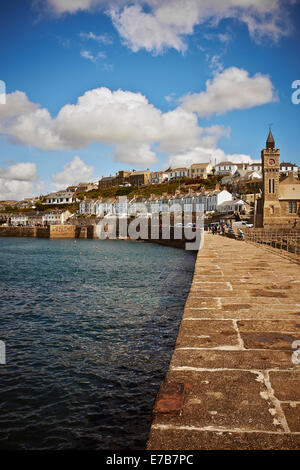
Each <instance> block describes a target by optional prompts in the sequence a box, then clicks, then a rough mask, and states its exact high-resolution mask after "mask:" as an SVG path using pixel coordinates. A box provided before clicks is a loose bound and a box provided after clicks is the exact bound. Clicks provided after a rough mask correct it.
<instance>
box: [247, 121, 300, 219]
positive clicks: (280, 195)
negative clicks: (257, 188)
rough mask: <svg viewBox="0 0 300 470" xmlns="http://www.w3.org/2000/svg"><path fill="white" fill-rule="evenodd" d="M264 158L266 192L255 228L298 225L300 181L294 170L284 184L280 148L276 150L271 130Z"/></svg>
mask: <svg viewBox="0 0 300 470" xmlns="http://www.w3.org/2000/svg"><path fill="white" fill-rule="evenodd" d="M261 156H262V165H263V167H262V168H263V191H262V197H261V199H258V201H257V206H256V216H255V226H256V227H266V226H276V225H277V226H278V225H284V226H285V227H288V226H290V227H292V226H294V225H297V223H298V221H299V216H300V180H299V179H298V178H296V177H295V175H294V172H293V171H290V172H289V173H288V176H286V177H285V178H284V179H283V180H281V181H280V178H279V176H280V149H279V148H278V149H276V148H275V141H274V138H273V135H272V132H271V130H270V131H269V135H268V138H267V141H266V148H265V149H263V150H262V151H261Z"/></svg>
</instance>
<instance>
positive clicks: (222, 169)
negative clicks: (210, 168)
mask: <svg viewBox="0 0 300 470" xmlns="http://www.w3.org/2000/svg"><path fill="white" fill-rule="evenodd" d="M214 168H215V174H216V175H227V174H230V175H233V174H234V173H235V172H236V170H237V169H238V167H237V165H236V164H235V163H232V162H220V163H218V164H217V165H215V167H214Z"/></svg>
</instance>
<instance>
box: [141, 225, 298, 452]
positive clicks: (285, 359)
mask: <svg viewBox="0 0 300 470" xmlns="http://www.w3.org/2000/svg"><path fill="white" fill-rule="evenodd" d="M297 340H298V341H299V348H300V268H299V265H297V264H295V263H293V262H291V261H289V260H288V259H284V258H282V257H280V256H277V255H276V254H273V253H270V252H267V251H266V250H263V249H262V248H260V247H256V246H254V245H250V244H248V243H245V242H240V241H237V240H232V239H229V238H223V237H221V236H218V235H214V236H213V235H211V234H207V235H206V236H205V244H204V248H203V249H202V250H201V251H199V253H198V257H197V261H196V266H195V274H194V279H193V283H192V286H191V290H190V294H189V297H188V299H187V302H186V306H185V310H184V315H183V318H182V322H181V326H180V330H179V334H178V338H177V342H176V346H175V350H174V352H173V356H172V360H171V363H170V366H169V370H168V372H167V375H166V378H165V382H164V383H163V384H162V386H161V388H160V391H159V393H158V396H157V398H156V402H155V406H154V410H153V416H154V418H153V422H152V427H151V432H150V436H149V440H148V445H147V448H148V449H149V450H150V449H151V450H152V449H155V450H159V449H168V450H190V449H194V450H195V449H300V349H299V354H298V353H297V350H296V349H295V345H294V349H293V348H292V343H293V342H294V341H297ZM297 362H299V364H297Z"/></svg>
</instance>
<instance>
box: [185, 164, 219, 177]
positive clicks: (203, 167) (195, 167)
mask: <svg viewBox="0 0 300 470" xmlns="http://www.w3.org/2000/svg"><path fill="white" fill-rule="evenodd" d="M212 170H213V167H212V165H211V164H210V163H193V164H192V165H191V166H190V167H189V168H188V174H187V176H188V178H203V179H206V178H207V177H208V175H210V174H212Z"/></svg>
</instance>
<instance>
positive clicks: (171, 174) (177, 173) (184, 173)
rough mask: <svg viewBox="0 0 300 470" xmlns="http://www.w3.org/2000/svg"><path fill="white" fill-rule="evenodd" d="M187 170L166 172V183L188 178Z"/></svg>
mask: <svg viewBox="0 0 300 470" xmlns="http://www.w3.org/2000/svg"><path fill="white" fill-rule="evenodd" d="M188 173H189V170H188V168H174V169H172V170H169V171H168V181H171V180H174V179H180V178H186V177H188Z"/></svg>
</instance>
